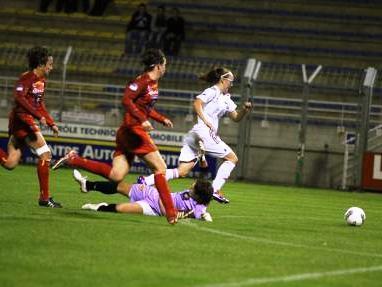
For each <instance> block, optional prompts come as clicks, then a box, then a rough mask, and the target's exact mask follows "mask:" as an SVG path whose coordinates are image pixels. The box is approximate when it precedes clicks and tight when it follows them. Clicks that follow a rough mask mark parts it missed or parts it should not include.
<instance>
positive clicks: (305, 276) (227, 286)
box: [195, 265, 382, 287]
mask: <svg viewBox="0 0 382 287" xmlns="http://www.w3.org/2000/svg"><path fill="white" fill-rule="evenodd" d="M377 271H382V265H379V266H371V267H361V268H352V269H342V270H334V271H327V272H312V273H301V274H294V275H288V276H282V277H263V278H249V279H246V280H243V281H238V282H231V283H216V284H206V285H198V286H195V287H241V286H253V285H262V284H268V283H277V282H282V283H284V282H294V281H302V280H310V279H318V278H322V277H334V276H342V275H350V274H359V273H367V272H377Z"/></svg>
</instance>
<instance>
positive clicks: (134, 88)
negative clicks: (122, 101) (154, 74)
mask: <svg viewBox="0 0 382 287" xmlns="http://www.w3.org/2000/svg"><path fill="white" fill-rule="evenodd" d="M129 89H130V90H132V91H133V92H136V91H137V90H138V85H137V84H136V83H131V84H130V85H129Z"/></svg>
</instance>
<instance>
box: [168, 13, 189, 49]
mask: <svg viewBox="0 0 382 287" xmlns="http://www.w3.org/2000/svg"><path fill="white" fill-rule="evenodd" d="M184 39H185V33H184V19H183V17H182V16H181V15H180V11H179V9H178V8H172V15H171V17H169V18H168V19H167V29H166V32H165V35H164V48H163V49H164V51H165V53H166V55H169V56H177V55H178V54H179V51H180V46H181V44H182V41H184Z"/></svg>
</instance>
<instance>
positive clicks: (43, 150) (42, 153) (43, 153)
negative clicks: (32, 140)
mask: <svg viewBox="0 0 382 287" xmlns="http://www.w3.org/2000/svg"><path fill="white" fill-rule="evenodd" d="M36 154H37V155H38V157H39V158H40V159H41V160H46V161H50V160H51V158H52V153H51V151H50V148H49V147H48V145H47V144H45V145H43V146H41V147H39V148H37V149H36Z"/></svg>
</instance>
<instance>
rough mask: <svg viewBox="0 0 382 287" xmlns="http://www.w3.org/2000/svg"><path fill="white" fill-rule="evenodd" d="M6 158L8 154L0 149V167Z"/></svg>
mask: <svg viewBox="0 0 382 287" xmlns="http://www.w3.org/2000/svg"><path fill="white" fill-rule="evenodd" d="M7 158H8V154H7V153H6V152H5V151H3V150H2V149H1V148H0V165H3V164H4V163H5V162H6V161H7Z"/></svg>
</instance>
